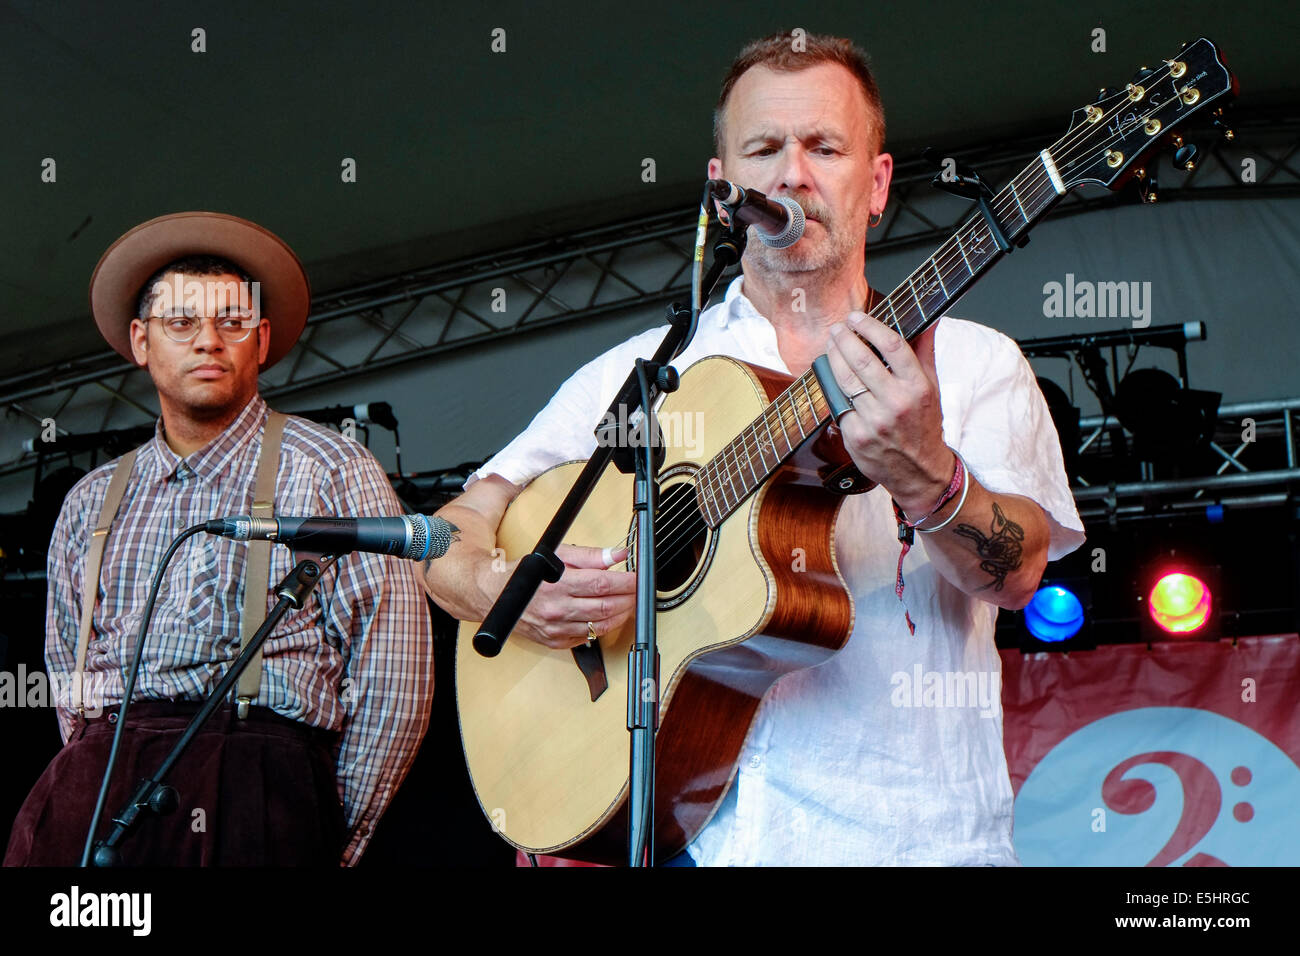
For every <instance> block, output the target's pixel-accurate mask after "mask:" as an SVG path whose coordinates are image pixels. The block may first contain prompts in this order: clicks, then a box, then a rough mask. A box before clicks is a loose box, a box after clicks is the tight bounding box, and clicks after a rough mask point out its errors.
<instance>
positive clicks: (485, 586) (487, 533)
mask: <svg viewBox="0 0 1300 956" xmlns="http://www.w3.org/2000/svg"><path fill="white" fill-rule="evenodd" d="M520 490H521V489H520V488H519V486H518V485H515V484H513V483H512V482H509V481H506V480H505V479H504V478H502V477H501V476H500V475H487V476H486V477H484V478H482V479H480V480H479V481H476V482H474V484H472V485H471V486H470V487H469V490H468V491H466V492H465V493H464V494H462V495H461V496H460V497H458V498H456V499H455V500H454V501H452V502H451V503H450V504H448V505H446V506H445V507H443V508H441V509H439V511H438V515H439V516H440V517H443V518H446V519H447V520H448V521H450V522H451V523H452V524H454V525H455V526H456V527H457V528H459V529H460V531H459V533H458V535H457V537H456V538H455V539H454V540H453V542H452V545H451V548H450V549H449V550H448V551H447V554H446V555H445V556H444V557H441V558H439V559H438V560H436V561H426V562H425V566H424V581H425V586H426V587H427V588H428V591H429V594H430V595H431V596H432V597H433V599H434V600H435V601H437V602H438V604H440V605H441V606H442V607H443V608H444V609H445V610H446V611H447V612H448V613H450V614H452V615H453V616H455V617H456V618H458V619H459V620H462V621H482V620H483V618H485V617H486V616H487V613H488V610H489V609H490V608H491V607H492V603H493V602H494V601H495V600H496V599H497V597H498V596H499V595H500V594H501V591H502V589H504V588H505V586H506V582H507V581H509V580H510V575H511V573H512V572H513V571H514V569H515V567H516V566H517V565H518V564H519V561H518V560H515V561H510V562H503V561H502V560H501V558H500V555H501V552H500V551H497V550H495V549H496V534H497V528H498V527H499V526H500V525H501V519H502V518H503V517H504V516H505V513H506V508H507V507H508V506H509V505H510V502H512V501H513V500H514V499H515V497H516V496H517V495H518V494H519V492H520ZM556 555H557V556H558V557H559V559H560V560H561V561H563V562H564V564H565V567H566V570H565V572H564V574H563V575H562V576H561V577H560V580H558V581H556V582H555V583H554V584H550V583H546V582H543V583H542V586H541V587H540V588H538V589H537V593H536V595H534V597H533V600H532V601H530V602H529V605H528V608H527V609H526V610H525V611H524V614H523V617H521V618H520V620H519V624H518V625H517V626H516V628H515V630H516V632H517V633H518V634H521V635H523V636H525V637H527V638H529V639H530V640H533V641H536V642H537V643H539V644H542V645H545V646H546V647H553V648H567V647H576V646H577V645H579V644H584V643H586V641H587V639H588V637H589V636H590V635H589V632H588V629H587V624H588V623H590V624H591V630H592V631H594V632H595V634H596V636H597V637H601V636H603V635H605V634H608V633H609V632H610V631H612V630H614V629H615V628H618V627H620V626H621V625H623V624H624V623H626V622H627V621H628V619H629V618H631V616H632V612H633V610H634V609H635V606H636V575H635V574H633V573H631V572H629V571H610V570H609V568H610V566H611V565H614V564H620V563H622V562H623V561H624V560H625V559H626V557H627V549H626V548H618V549H616V550H614V551H613V552H612V553H611V554H610V555H609V560H606V555H605V552H604V550H603V549H601V548H587V547H578V546H576V545H561V546H560V547H559V548H557V549H556Z"/></svg>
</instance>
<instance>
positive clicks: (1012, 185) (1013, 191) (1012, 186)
mask: <svg viewBox="0 0 1300 956" xmlns="http://www.w3.org/2000/svg"><path fill="white" fill-rule="evenodd" d="M1008 188H1010V190H1011V198H1012V199H1014V200H1015V201H1016V208H1017V209H1019V210H1020V218H1021V219H1023V220H1024V221H1025V222H1029V217H1028V216H1026V215H1025V207H1024V206H1023V205H1021V203H1020V196H1019V194H1017V193H1016V181H1015V180H1014V179H1013V180H1011V183H1010V185H1009V187H1008Z"/></svg>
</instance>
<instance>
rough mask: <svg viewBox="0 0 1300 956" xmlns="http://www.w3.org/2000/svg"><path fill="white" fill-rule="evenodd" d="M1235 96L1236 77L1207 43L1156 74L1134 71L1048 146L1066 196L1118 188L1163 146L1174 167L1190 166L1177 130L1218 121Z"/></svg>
mask: <svg viewBox="0 0 1300 956" xmlns="http://www.w3.org/2000/svg"><path fill="white" fill-rule="evenodd" d="M1236 92H1237V80H1236V77H1234V76H1233V75H1232V73H1231V72H1229V70H1228V68H1227V66H1225V65H1224V63H1223V60H1222V58H1221V57H1220V55H1219V51H1218V49H1217V48H1216V47H1215V45H1214V44H1213V43H1211V42H1210V41H1209V40H1207V39H1205V38H1204V37H1202V38H1201V39H1199V40H1196V41H1194V42H1192V43H1189V44H1187V45H1186V46H1185V47H1183V48H1182V49H1181V50H1179V51H1178V53H1176V54H1175V55H1174V56H1172V57H1170V58H1169V59H1168V60H1164V61H1162V62H1161V64H1160V65H1159V66H1158V67H1156V68H1155V69H1142V70H1140V71H1138V74H1137V75H1136V76H1135V77H1134V78H1133V80H1132V82H1130V83H1129V84H1128V85H1127V86H1126V87H1125V88H1124V89H1122V90H1119V91H1111V90H1103V91H1102V95H1101V97H1100V98H1098V99H1097V101H1096V102H1095V103H1092V104H1090V105H1088V106H1084V107H1081V108H1080V109H1078V110H1076V111H1075V113H1074V116H1073V117H1072V119H1071V121H1070V129H1069V131H1068V132H1067V133H1066V134H1065V135H1064V136H1063V137H1061V139H1060V140H1058V141H1057V143H1056V144H1055V145H1053V146H1052V147H1051V153H1052V159H1053V160H1054V161H1055V163H1056V168H1057V170H1058V171H1059V173H1060V177H1061V182H1062V183H1063V184H1064V186H1065V188H1066V189H1073V188H1074V187H1076V186H1081V185H1083V184H1084V183H1090V184H1093V185H1096V186H1104V187H1106V188H1107V189H1118V188H1119V187H1121V186H1122V185H1124V183H1125V182H1126V181H1127V180H1128V178H1129V177H1130V176H1132V175H1133V174H1134V172H1135V171H1137V170H1138V169H1139V167H1141V166H1143V165H1145V164H1146V163H1147V162H1148V160H1149V159H1150V157H1151V156H1152V154H1154V153H1156V152H1158V151H1159V150H1160V149H1162V148H1164V147H1166V146H1173V147H1174V148H1176V149H1179V150H1180V153H1179V158H1178V159H1177V161H1178V162H1179V163H1180V164H1182V165H1184V166H1186V165H1187V164H1188V163H1191V162H1194V158H1195V147H1186V146H1184V145H1183V142H1182V137H1181V136H1180V135H1179V134H1178V132H1177V131H1178V129H1179V128H1181V127H1183V126H1185V125H1186V124H1187V123H1188V121H1190V120H1191V119H1192V118H1193V117H1199V116H1202V115H1209V116H1214V115H1219V116H1221V115H1222V108H1223V106H1224V105H1226V104H1227V103H1228V101H1230V100H1231V99H1232V97H1233V96H1235V95H1236ZM1187 168H1191V167H1190V166H1187Z"/></svg>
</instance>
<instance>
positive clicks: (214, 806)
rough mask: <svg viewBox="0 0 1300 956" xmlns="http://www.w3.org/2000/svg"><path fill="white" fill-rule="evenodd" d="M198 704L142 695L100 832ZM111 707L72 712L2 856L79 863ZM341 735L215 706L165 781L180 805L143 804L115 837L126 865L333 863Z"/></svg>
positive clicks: (337, 851) (340, 824)
mask: <svg viewBox="0 0 1300 956" xmlns="http://www.w3.org/2000/svg"><path fill="white" fill-rule="evenodd" d="M197 709H198V704H196V703H188V702H179V703H170V702H153V701H141V702H138V703H135V704H132V705H131V709H130V712H129V713H128V715H127V730H126V734H125V735H124V737H123V740H122V746H121V750H120V752H119V754H118V760H117V766H116V768H115V769H114V771H113V784H112V786H111V787H110V788H109V792H108V801H107V803H106V804H105V807H104V813H103V816H102V818H101V820H100V828H99V831H98V833H97V838H99V839H103V838H104V837H106V836H107V835H108V834H109V833H111V832H112V829H113V826H114V825H113V822H112V820H111V817H112V816H113V815H115V814H116V813H117V812H118V811H119V810H121V808H122V806H123V804H124V803H125V802H126V801H127V800H129V799H130V798H131V796H132V795H133V794H134V792H135V790H136V788H137V787H138V786H139V784H140V781H141V780H142V779H143V778H145V777H147V776H150V775H152V774H153V773H154V772H155V771H156V770H157V768H158V766H159V765H160V764H161V763H162V761H163V758H164V757H165V756H166V755H167V752H168V751H169V750H170V749H171V747H172V745H173V744H174V743H175V742H176V741H177V740H178V739H179V737H180V735H181V733H182V732H183V731H184V730H185V727H186V726H187V725H188V723H189V720H190V717H191V716H192V715H193V714H194V712H195V711H196V710H197ZM116 716H117V713H116V709H115V710H114V711H113V713H112V715H111V716H110V715H108V714H105V715H104V716H102V717H97V718H94V719H91V720H86V721H82V722H79V726H78V728H77V729H76V730H74V731H73V734H72V737H71V738H70V739H69V740H68V743H67V745H66V746H65V747H64V748H63V749H62V750H61V751H60V752H59V754H58V755H57V756H56V757H55V758H54V759H53V760H52V761H51V762H50V765H49V766H48V767H47V768H46V769H45V772H44V773H43V774H42V775H41V778H40V779H39V780H38V781H37V782H36V786H35V787H34V788H33V789H32V792H31V793H30V794H29V795H28V797H27V800H26V801H25V802H24V803H23V806H22V809H21V810H20V811H19V812H18V817H17V819H16V820H15V821H14V827H13V833H12V834H11V835H10V838H9V849H8V851H7V852H6V853H5V859H4V864H5V866H76V865H77V864H78V863H79V862H80V860H81V852H82V847H83V846H84V845H85V840H86V830H87V828H88V827H89V826H90V818H91V816H92V814H93V813H94V809H95V800H96V797H97V796H98V794H99V787H100V781H101V779H102V777H103V773H104V768H105V767H106V766H107V764H108V753H109V749H110V747H111V745H112V741H113V731H114V729H115V726H116ZM337 739H338V734H337V733H335V732H332V731H325V730H319V729H317V728H314V727H309V726H307V725H306V724H303V723H299V722H298V721H295V720H289V719H288V718H286V717H281V716H280V715H278V714H276V713H274V712H272V711H269V710H266V709H264V708H260V707H254V708H252V709H251V711H250V712H249V715H248V717H247V718H246V719H245V720H239V719H237V718H236V717H235V713H234V710H233V708H231V707H230V706H229V705H226V706H223V707H222V708H221V709H220V710H218V711H217V712H216V714H214V715H213V716H212V719H211V720H209V721H208V723H207V725H206V726H205V727H204V729H203V730H202V731H201V732H200V733H199V734H198V735H197V736H196V737H195V738H194V740H193V741H192V742H191V744H190V747H189V749H188V750H187V751H186V752H185V755H184V756H183V757H181V759H180V760H179V761H178V762H177V764H176V765H175V766H174V767H173V768H172V770H171V773H170V774H169V775H168V778H167V779H166V780H165V781H164V782H165V783H169V784H170V785H171V786H173V787H174V788H175V789H176V791H177V795H178V797H179V801H180V804H179V806H178V807H177V809H176V810H175V811H174V812H172V813H170V814H168V815H166V816H162V817H159V816H156V815H155V814H152V813H150V812H148V811H146V812H145V813H143V814H141V819H140V820H139V822H138V824H137V825H136V827H135V828H134V832H132V833H131V835H130V836H128V837H127V838H126V840H125V841H123V842H122V843H121V844H120V845H119V850H120V852H121V858H122V863H123V864H124V865H127V866H338V864H339V860H340V858H341V856H342V853H343V849H344V838H345V836H346V827H345V823H344V816H343V808H342V806H341V804H340V803H339V797H338V789H337V785H336V782H335V776H334V750H335V747H336V745H337Z"/></svg>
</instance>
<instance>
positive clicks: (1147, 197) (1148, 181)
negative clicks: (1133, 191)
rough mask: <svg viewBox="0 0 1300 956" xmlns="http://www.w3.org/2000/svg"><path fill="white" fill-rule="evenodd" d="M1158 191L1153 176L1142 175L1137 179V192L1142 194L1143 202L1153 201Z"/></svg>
mask: <svg viewBox="0 0 1300 956" xmlns="http://www.w3.org/2000/svg"><path fill="white" fill-rule="evenodd" d="M1159 191H1160V190H1159V186H1157V184H1156V177H1155V176H1143V177H1142V178H1141V179H1140V180H1138V193H1139V194H1140V195H1141V196H1142V201H1143V202H1144V203H1153V202H1155V201H1156V198H1157V196H1158V194H1159Z"/></svg>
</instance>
